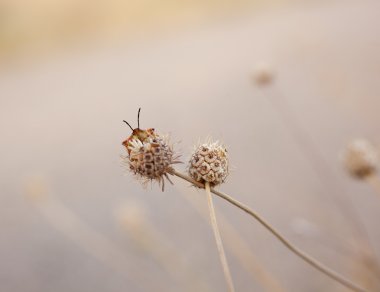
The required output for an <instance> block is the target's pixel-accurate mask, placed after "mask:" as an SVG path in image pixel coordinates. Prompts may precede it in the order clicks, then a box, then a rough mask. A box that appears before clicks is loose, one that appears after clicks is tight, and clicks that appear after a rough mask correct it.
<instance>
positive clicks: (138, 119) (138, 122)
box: [137, 107, 141, 129]
mask: <svg viewBox="0 0 380 292" xmlns="http://www.w3.org/2000/svg"><path fill="white" fill-rule="evenodd" d="M140 111H141V107H140V108H139V112H138V113H137V129H140Z"/></svg>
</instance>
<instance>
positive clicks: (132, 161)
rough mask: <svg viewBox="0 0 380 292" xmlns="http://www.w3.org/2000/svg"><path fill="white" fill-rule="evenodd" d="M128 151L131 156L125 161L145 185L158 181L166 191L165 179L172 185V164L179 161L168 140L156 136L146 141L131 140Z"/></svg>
mask: <svg viewBox="0 0 380 292" xmlns="http://www.w3.org/2000/svg"><path fill="white" fill-rule="evenodd" d="M127 149H128V152H129V155H128V156H126V157H124V160H125V161H126V162H127V164H128V165H129V169H130V170H131V171H132V172H133V173H134V174H135V175H136V176H137V177H138V178H140V179H142V181H143V183H144V184H146V183H147V182H149V181H153V180H156V181H157V182H158V183H159V184H160V185H161V186H162V190H164V178H166V179H167V180H169V182H170V183H171V181H170V179H169V177H168V172H169V171H170V170H171V169H172V164H174V163H179V161H178V156H177V155H175V154H174V151H173V147H172V146H171V145H170V144H169V142H168V139H167V138H165V137H160V136H158V135H157V134H155V135H154V137H148V138H146V139H144V141H141V140H139V139H131V140H129V145H128V147H127Z"/></svg>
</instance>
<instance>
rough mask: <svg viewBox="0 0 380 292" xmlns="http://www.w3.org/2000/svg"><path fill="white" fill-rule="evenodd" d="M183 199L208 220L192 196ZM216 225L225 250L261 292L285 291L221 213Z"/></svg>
mask: <svg viewBox="0 0 380 292" xmlns="http://www.w3.org/2000/svg"><path fill="white" fill-rule="evenodd" d="M183 198H184V199H186V200H187V201H188V202H189V204H190V205H191V206H192V207H193V208H194V209H195V210H196V211H197V212H198V213H199V214H200V215H201V216H202V218H203V219H204V220H206V221H208V220H209V214H208V213H209V212H207V211H206V210H204V209H203V208H201V206H200V204H199V203H200V202H196V200H195V197H194V196H191V197H190V196H188V194H184V196H183ZM218 223H219V224H218V225H219V226H220V228H221V230H222V232H223V233H224V234H225V236H224V243H225V246H226V248H227V249H229V251H230V253H231V254H232V255H233V256H234V257H235V258H236V260H237V261H238V262H239V263H240V264H241V265H242V267H243V268H244V269H245V270H246V271H247V272H248V273H249V274H250V276H251V278H252V279H255V280H256V281H257V282H258V283H259V284H260V286H261V288H263V290H266V291H268V292H284V291H285V290H284V289H283V288H282V287H281V284H280V283H279V281H278V280H277V279H275V277H274V276H273V275H271V273H269V272H268V271H267V270H266V269H265V267H264V266H263V265H262V264H261V263H260V261H259V259H258V258H257V257H256V256H255V255H254V254H253V252H252V248H251V247H250V245H249V244H248V243H247V242H246V241H245V240H244V238H243V237H242V236H241V235H240V234H239V232H238V231H237V230H236V229H235V227H234V226H233V225H232V224H231V223H230V222H229V221H228V219H227V218H226V217H225V216H223V214H222V213H218Z"/></svg>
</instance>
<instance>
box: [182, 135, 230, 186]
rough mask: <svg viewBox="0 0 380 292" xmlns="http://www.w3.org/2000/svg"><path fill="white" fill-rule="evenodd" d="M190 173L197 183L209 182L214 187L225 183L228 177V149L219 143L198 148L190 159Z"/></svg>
mask: <svg viewBox="0 0 380 292" xmlns="http://www.w3.org/2000/svg"><path fill="white" fill-rule="evenodd" d="M188 171H189V174H190V176H191V177H192V178H193V179H194V180H196V181H197V182H201V183H205V182H209V183H210V184H211V185H212V186H215V185H218V184H221V183H223V182H224V181H225V180H226V178H227V176H228V156H227V150H226V148H224V147H223V146H221V145H220V144H219V143H218V142H214V143H204V144H202V145H200V146H198V147H196V149H195V150H194V153H193V154H192V156H191V158H190V162H189V167H188Z"/></svg>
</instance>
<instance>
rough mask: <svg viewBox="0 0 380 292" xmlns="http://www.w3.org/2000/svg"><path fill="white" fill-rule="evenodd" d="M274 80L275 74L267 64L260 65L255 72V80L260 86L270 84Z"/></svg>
mask: <svg viewBox="0 0 380 292" xmlns="http://www.w3.org/2000/svg"><path fill="white" fill-rule="evenodd" d="M273 78H274V73H273V70H272V68H271V67H270V66H269V65H267V64H265V63H260V64H258V65H257V66H256V68H255V70H254V72H253V80H254V82H255V83H256V84H258V85H267V84H270V83H271V82H272V81H273Z"/></svg>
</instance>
